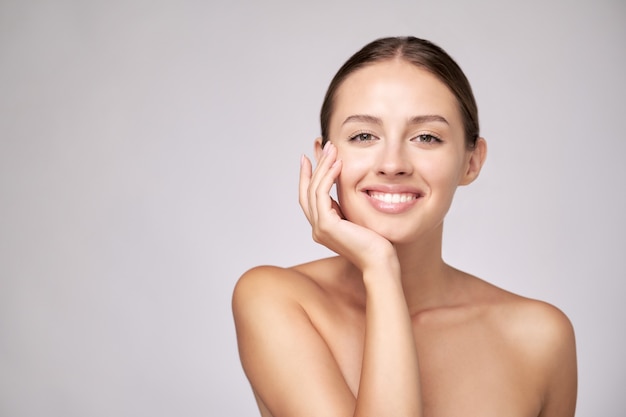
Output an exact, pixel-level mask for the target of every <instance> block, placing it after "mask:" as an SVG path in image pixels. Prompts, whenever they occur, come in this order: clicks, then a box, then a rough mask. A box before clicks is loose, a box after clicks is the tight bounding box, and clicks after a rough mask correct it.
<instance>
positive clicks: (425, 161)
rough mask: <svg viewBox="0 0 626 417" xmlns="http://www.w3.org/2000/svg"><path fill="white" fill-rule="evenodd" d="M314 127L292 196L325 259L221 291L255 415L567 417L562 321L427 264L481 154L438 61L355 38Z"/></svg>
mask: <svg viewBox="0 0 626 417" xmlns="http://www.w3.org/2000/svg"><path fill="white" fill-rule="evenodd" d="M321 125H322V126H321V129H322V136H321V138H318V139H317V140H316V141H315V155H316V159H317V165H316V168H315V170H313V169H312V165H311V163H310V162H309V160H308V159H307V158H306V157H303V158H302V162H301V172H300V204H301V206H302V208H303V210H304V214H305V215H306V217H307V219H308V220H309V222H310V223H311V226H312V229H313V238H314V239H315V241H316V242H319V243H321V244H323V245H325V246H327V247H328V248H330V249H331V250H333V251H334V252H336V253H337V254H338V256H336V257H332V258H328V259H321V260H317V261H314V262H310V263H307V264H304V265H298V266H294V267H291V268H278V267H269V266H263V267H258V268H254V269H252V270H250V271H248V272H246V273H245V274H244V275H243V276H242V277H241V279H240V280H239V282H238V284H237V286H236V288H235V291H234V295H233V312H234V317H235V324H236V327H237V337H238V343H239V350H240V357H241V361H242V364H243V367H244V370H245V372H246V375H247V377H248V378H249V380H250V383H251V385H252V388H253V391H254V394H255V397H256V400H257V403H258V405H259V408H260V411H261V415H262V416H264V417H266V416H273V417H286V416H290V417H292V416H293V417H296V416H297V417H304V416H392V417H403V416H438V417H439V416H480V417H487V416H494V417H502V416H507V417H517V416H519V417H522V416H524V417H530V416H542V417H556V416H559V417H564V416H573V415H574V408H575V402H576V384H577V377H576V353H575V343H574V334H573V329H572V326H571V324H570V322H569V320H568V319H567V317H566V316H565V315H564V314H563V313H561V312H560V311H559V310H558V309H556V308H555V307H553V306H551V305H549V304H546V303H543V302H540V301H536V300H530V299H527V298H523V297H521V296H518V295H514V294H512V293H509V292H507V291H504V290H502V289H500V288H497V287H495V286H493V285H491V284H489V283H487V282H485V281H483V280H481V279H479V278H477V277H474V276H471V275H469V274H467V273H464V272H461V271H459V270H457V269H454V268H453V267H451V266H449V265H447V264H446V263H445V262H444V261H443V259H442V256H441V246H442V230H443V219H444V216H445V214H446V212H447V211H448V208H449V206H450V204H451V202H452V197H453V195H454V192H455V190H456V188H457V186H459V185H466V184H469V183H471V182H472V181H473V180H474V179H476V177H477V176H478V174H479V173H480V170H481V167H482V165H483V163H484V161H485V156H486V143H485V140H484V139H483V138H481V137H480V136H479V131H478V116H477V109H476V104H475V102H474V97H473V94H472V91H471V88H470V85H469V83H468V81H467V79H466V77H465V76H464V74H463V72H462V71H461V69H460V68H459V67H458V66H457V64H456V63H455V62H454V61H453V60H452V58H450V57H449V56H448V55H447V54H446V53H445V52H444V51H443V50H442V49H440V48H439V47H437V46H436V45H433V44H432V43H430V42H428V41H425V40H421V39H417V38H412V37H409V38H385V39H379V40H377V41H374V42H372V43H370V44H369V45H366V46H365V47H364V48H363V49H362V50H360V51H359V52H357V53H356V54H355V55H354V56H353V57H352V58H350V59H349V60H348V61H347V62H346V63H345V64H344V66H343V67H342V68H341V69H340V70H339V72H338V73H337V75H336V76H335V78H334V79H333V81H332V82H331V84H330V87H329V89H328V92H327V94H326V97H325V100H324V103H323V106H322V111H321ZM333 184H335V185H336V189H337V197H338V198H337V200H338V201H337V202H335V201H333V200H332V199H331V197H330V195H329V193H330V190H331V188H332V186H333Z"/></svg>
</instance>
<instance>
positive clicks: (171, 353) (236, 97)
mask: <svg viewBox="0 0 626 417" xmlns="http://www.w3.org/2000/svg"><path fill="white" fill-rule="evenodd" d="M405 34H412V35H416V36H419V37H425V38H428V39H431V40H433V41H435V42H436V43H438V44H440V45H441V46H443V47H444V48H445V49H446V50H448V52H449V53H450V54H451V55H452V56H453V57H454V58H456V59H457V60H458V62H459V63H460V64H461V66H462V67H463V68H464V70H465V71H466V73H467V75H468V77H469V78H470V81H471V82H472V85H473V87H474V89H475V94H476V97H477V100H478V102H479V108H480V116H481V123H482V132H483V134H484V136H485V137H486V138H487V139H488V143H489V157H488V161H487V164H486V166H485V169H484V171H483V173H482V175H481V177H480V178H479V180H478V182H477V183H475V184H473V185H472V186H470V187H467V188H463V189H461V190H459V193H458V194H457V200H456V202H455V203H454V205H453V208H452V210H451V212H450V214H449V217H448V220H447V226H446V241H445V248H444V251H445V257H446V259H447V260H448V261H449V262H451V263H452V264H454V265H456V266H458V267H460V268H462V269H465V270H468V271H470V272H473V273H475V274H477V275H479V276H481V277H483V278H485V279H487V280H489V281H491V282H493V283H495V284H497V285H500V286H502V287H505V288H507V289H510V290H512V291H515V292H518V293H520V294H523V295H526V296H529V297H534V298H539V299H544V300H547V301H549V302H551V303H553V304H555V305H557V306H558V307H560V308H561V309H562V310H564V311H565V312H566V313H567V314H568V315H569V317H570V318H571V320H572V321H573V323H574V326H575V328H576V332H577V339H578V352H579V372H580V390H579V407H578V414H577V415H578V416H604V417H618V416H623V415H624V414H623V413H624V411H625V410H626V396H625V395H624V393H626V365H625V361H624V352H626V334H625V333H626V310H625V308H624V305H623V300H624V296H625V295H626V284H625V282H624V281H625V279H626V273H625V272H624V271H626V260H625V258H626V256H625V255H626V254H625V249H626V238H625V237H624V236H625V235H626V227H625V220H624V217H625V216H624V214H625V213H626V202H625V196H624V194H625V188H626V187H625V185H624V183H625V180H626V168H625V167H626V164H625V158H626V138H625V134H624V127H625V125H624V122H625V120H626V104H625V103H626V82H625V81H624V74H625V73H626V46H625V44H626V42H625V41H626V6H625V2H624V1H622V0H594V1H591V0H587V1H565V0H563V1H524V2H522V1H516V2H505V1H499V0H480V1H471V2H470V1H461V0H459V1H388V2H373V1H365V0H361V1H356V0H351V1H343V2H342V1H321V0H317V1H315V2H309V3H308V4H299V3H298V2H290V1H286V0H284V1H267V2H253V1H249V2H244V1H242V0H237V1H231V2H223V4H217V2H212V1H147V0H143V1H142V0H128V1H119V0H113V1H106V2H105V1H100V2H88V1H73V2H72V1H43V0H42V1H28V0H26V1H24V0H1V1H0V415H1V416H7V417H22V416H29V417H30V416H33V417H34V416H64V417H70V416H81V417H83V416H148V415H150V416H156V417H160V416H174V415H175V416H207V415H208V416H218V415H219V416H253V415H257V411H256V406H255V404H254V402H253V398H252V395H251V392H250V390H249V387H248V384H247V381H246V379H245V377H244V375H243V373H242V371H241V367H240V365H239V361H238V356H237V348H236V341H235V334H234V327H233V323H232V318H231V312H230V296H231V291H232V288H233V285H234V284H235V282H236V279H237V278H238V277H239V276H240V275H241V274H242V273H243V272H244V271H245V270H246V269H248V268H250V267H252V266H254V265H257V264H262V263H270V264H278V265H285V266H287V265H292V264H295V263H299V262H304V261H306V260H310V259H313V258H315V257H320V256H326V255H327V254H328V253H329V252H328V251H326V250H325V249H323V248H320V247H318V246H316V245H315V244H314V243H313V242H312V241H311V239H310V230H309V227H308V224H307V222H306V220H305V218H304V216H303V215H301V213H300V210H299V207H298V206H297V191H296V188H297V173H298V162H299V157H300V155H301V154H302V153H308V154H309V155H310V154H311V150H312V140H313V139H314V138H315V136H316V135H317V134H318V132H319V127H318V122H317V117H318V111H319V107H320V104H321V101H322V97H323V94H324V91H325V88H326V86H327V84H328V82H329V81H330V78H331V77H332V75H333V74H334V72H335V71H336V70H337V69H338V67H339V66H340V65H341V63H343V61H344V60H345V59H347V57H348V56H349V55H350V54H352V53H353V52H355V51H356V50H357V49H358V48H360V47H361V46H362V45H364V44H365V43H367V42H369V41H371V40H373V39H374V38H378V37H381V36H387V35H405ZM451 400H453V399H451Z"/></svg>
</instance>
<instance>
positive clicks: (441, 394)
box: [322, 314, 540, 417]
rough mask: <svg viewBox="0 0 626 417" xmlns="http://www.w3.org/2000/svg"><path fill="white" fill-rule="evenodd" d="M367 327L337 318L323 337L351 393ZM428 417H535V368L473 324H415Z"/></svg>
mask: <svg viewBox="0 0 626 417" xmlns="http://www.w3.org/2000/svg"><path fill="white" fill-rule="evenodd" d="M364 329H365V321H364V317H362V318H359V317H358V315H354V316H342V315H338V314H335V315H334V316H333V320H329V321H328V322H327V323H326V326H325V328H324V329H323V330H322V332H323V333H325V334H324V335H323V337H325V339H326V340H327V343H328V345H329V347H330V349H331V351H332V352H333V355H334V357H335V358H336V360H337V363H338V365H339V368H340V369H341V372H342V373H343V375H344V377H345V379H346V381H347V383H348V385H349V386H350V388H351V390H352V391H353V393H355V394H356V392H357V391H358V384H359V378H360V373H361V361H362V357H363V340H364ZM413 333H414V337H415V344H416V348H417V352H418V356H419V373H420V381H421V384H422V399H423V402H424V406H425V411H426V416H429V417H445V416H459V415H463V416H481V417H489V416H498V417H500V416H503V415H506V416H510V417H515V416H520V417H526V416H537V415H538V413H539V409H540V395H539V393H538V390H537V389H536V381H535V379H534V378H533V375H532V367H531V366H528V365H529V364H525V363H523V361H522V360H521V359H520V355H519V352H518V350H517V347H516V345H515V343H514V341H511V340H508V339H507V338H506V336H505V335H503V334H502V333H501V332H499V331H498V328H497V327H494V326H493V325H492V324H490V323H487V322H485V321H484V320H481V319H480V318H474V319H463V320H459V319H446V318H445V317H444V318H443V319H435V320H426V321H419V322H418V321H416V322H415V323H414V324H413Z"/></svg>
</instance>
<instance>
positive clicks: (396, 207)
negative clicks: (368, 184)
mask: <svg viewBox="0 0 626 417" xmlns="http://www.w3.org/2000/svg"><path fill="white" fill-rule="evenodd" d="M365 195H366V197H367V199H368V201H369V202H370V204H371V205H372V206H373V207H374V208H375V209H376V210H378V211H380V212H382V213H387V214H401V213H404V212H405V211H407V210H409V209H410V208H411V207H413V206H414V205H415V204H417V202H418V201H419V199H420V197H417V198H414V199H412V200H409V201H405V202H404V203H385V202H384V201H382V200H377V199H375V198H373V197H372V196H370V195H369V194H367V193H365Z"/></svg>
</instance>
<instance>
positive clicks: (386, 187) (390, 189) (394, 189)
mask: <svg viewBox="0 0 626 417" xmlns="http://www.w3.org/2000/svg"><path fill="white" fill-rule="evenodd" d="M361 191H363V192H365V193H367V194H369V193H371V192H377V193H385V194H415V195H416V196H418V197H421V196H422V195H424V193H423V191H422V190H420V189H419V188H416V187H411V186H408V185H400V184H377V185H368V186H365V187H362V188H361Z"/></svg>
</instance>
